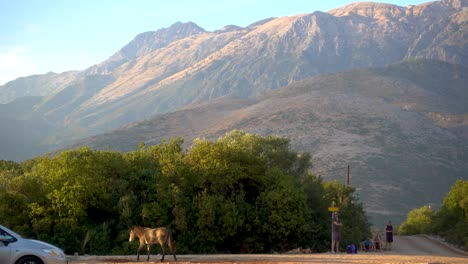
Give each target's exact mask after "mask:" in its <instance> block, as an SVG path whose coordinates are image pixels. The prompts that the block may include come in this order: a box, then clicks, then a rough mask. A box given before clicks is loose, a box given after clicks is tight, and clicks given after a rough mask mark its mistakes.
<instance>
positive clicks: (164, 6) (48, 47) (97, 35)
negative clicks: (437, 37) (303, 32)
mask: <svg viewBox="0 0 468 264" xmlns="http://www.w3.org/2000/svg"><path fill="white" fill-rule="evenodd" d="M353 2H359V1H351V0H341V1H339V0H284V1H283V0H281V1H277V0H234V1H223V0H164V1H162V0H126V1H124V0H0V85H2V84H4V83H6V82H7V81H10V80H13V79H16V78H17V77H22V76H28V75H32V74H44V73H46V72H49V71H53V72H57V73H60V72H64V71H67V70H84V69H86V68H87V67H89V66H92V65H94V64H97V63H100V62H102V61H104V60H106V59H107V58H108V57H110V56H111V55H112V54H114V53H115V52H117V51H118V50H119V49H120V48H122V47H123V46H124V45H126V44H127V43H128V42H130V41H131V40H132V39H133V38H134V37H135V36H136V35H138V34H140V33H142V32H145V31H155V30H157V29H160V28H166V27H169V26H170V25H171V24H173V23H175V22H177V21H180V22H188V21H192V22H194V23H196V24H197V25H199V26H200V27H202V28H204V29H205V30H208V31H213V30H217V29H220V28H222V27H223V26H225V25H231V24H232V25H238V26H247V25H249V24H251V23H254V22H256V21H259V20H262V19H264V18H268V17H280V16H288V15H294V14H301V13H312V12H314V11H323V12H326V11H328V10H330V9H333V8H336V7H340V6H343V5H346V4H349V3H353ZM379 2H384V3H391V4H396V5H399V6H406V5H410V4H421V3H425V2H430V1H427V0H426V1H421V0H419V1H418V0H393V1H391V0H388V1H379Z"/></svg>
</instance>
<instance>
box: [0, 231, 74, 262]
mask: <svg viewBox="0 0 468 264" xmlns="http://www.w3.org/2000/svg"><path fill="white" fill-rule="evenodd" d="M0 263H1V264H66V263H68V261H67V256H66V255H65V253H63V251H62V250H61V249H60V248H58V247H55V246H53V245H51V244H48V243H45V242H42V241H38V240H32V239H26V238H23V237H21V236H20V235H18V234H16V233H15V232H13V231H11V230H10V229H8V228H6V227H4V226H2V225H0Z"/></svg>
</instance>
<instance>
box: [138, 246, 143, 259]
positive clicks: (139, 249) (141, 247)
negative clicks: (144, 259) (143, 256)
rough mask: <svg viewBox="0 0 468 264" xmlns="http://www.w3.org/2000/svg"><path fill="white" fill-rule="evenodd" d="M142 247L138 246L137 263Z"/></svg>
mask: <svg viewBox="0 0 468 264" xmlns="http://www.w3.org/2000/svg"><path fill="white" fill-rule="evenodd" d="M142 247H143V245H142V244H140V246H139V247H138V249H137V261H139V260H140V249H141V248H142Z"/></svg>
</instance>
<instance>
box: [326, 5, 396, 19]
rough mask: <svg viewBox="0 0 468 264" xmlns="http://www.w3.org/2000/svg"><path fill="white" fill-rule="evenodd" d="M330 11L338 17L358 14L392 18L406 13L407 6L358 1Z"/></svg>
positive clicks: (375, 17) (377, 17)
mask: <svg viewBox="0 0 468 264" xmlns="http://www.w3.org/2000/svg"><path fill="white" fill-rule="evenodd" d="M328 13H329V14H331V15H333V16H336V17H342V16H350V15H358V16H362V17H368V18H374V19H377V20H391V19H392V18H395V17H401V16H403V15H405V8H404V7H401V6H397V5H393V4H385V3H375V2H357V3H352V4H349V5H345V6H342V7H339V8H335V9H332V10H330V11H328Z"/></svg>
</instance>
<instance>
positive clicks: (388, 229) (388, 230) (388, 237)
mask: <svg viewBox="0 0 468 264" xmlns="http://www.w3.org/2000/svg"><path fill="white" fill-rule="evenodd" d="M392 242H393V226H392V221H388V223H387V225H386V226H385V247H384V249H385V250H387V246H388V250H392Z"/></svg>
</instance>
